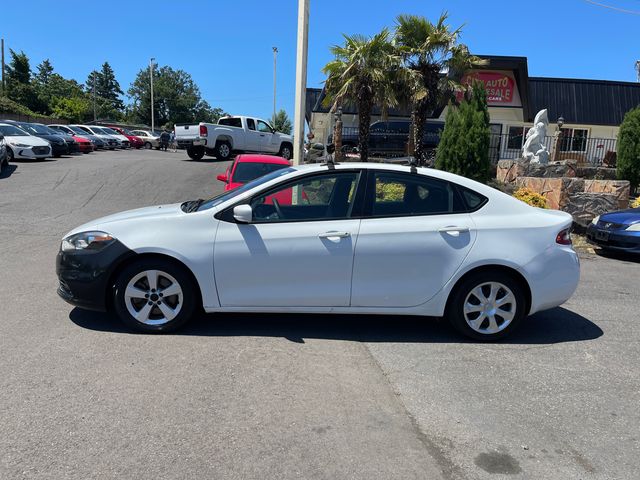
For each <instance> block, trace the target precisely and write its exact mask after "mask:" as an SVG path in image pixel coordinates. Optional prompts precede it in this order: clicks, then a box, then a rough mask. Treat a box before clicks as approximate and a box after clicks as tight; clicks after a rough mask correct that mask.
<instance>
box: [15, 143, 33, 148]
mask: <svg viewBox="0 0 640 480" xmlns="http://www.w3.org/2000/svg"><path fill="white" fill-rule="evenodd" d="M30 146H31V145H27V144H26V143H16V147H18V148H27V147H30Z"/></svg>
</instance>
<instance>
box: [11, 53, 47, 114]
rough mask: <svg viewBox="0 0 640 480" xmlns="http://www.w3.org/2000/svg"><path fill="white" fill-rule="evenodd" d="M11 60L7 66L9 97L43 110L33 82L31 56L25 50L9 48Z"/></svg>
mask: <svg viewBox="0 0 640 480" xmlns="http://www.w3.org/2000/svg"><path fill="white" fill-rule="evenodd" d="M9 54H10V55H11V60H10V62H9V64H8V65H7V66H6V67H5V75H6V85H7V97H9V98H10V99H11V100H13V101H14V102H17V103H19V104H20V105H24V106H25V107H27V108H29V109H31V110H33V111H35V112H40V111H42V104H41V102H40V101H39V99H38V96H37V95H36V91H35V89H34V86H33V84H32V82H31V65H30V63H29V57H27V55H26V54H25V53H24V52H23V51H20V53H16V52H15V51H14V50H12V49H9Z"/></svg>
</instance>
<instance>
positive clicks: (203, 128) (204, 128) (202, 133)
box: [200, 125, 207, 137]
mask: <svg viewBox="0 0 640 480" xmlns="http://www.w3.org/2000/svg"><path fill="white" fill-rule="evenodd" d="M200 136H201V137H206V136H207V126H206V125H200Z"/></svg>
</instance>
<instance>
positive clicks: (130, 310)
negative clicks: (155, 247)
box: [114, 259, 197, 333]
mask: <svg viewBox="0 0 640 480" xmlns="http://www.w3.org/2000/svg"><path fill="white" fill-rule="evenodd" d="M195 288H196V286H195V285H194V284H193V281H192V280H191V278H190V277H189V275H188V274H187V273H186V272H185V271H184V269H183V268H182V267H180V266H178V265H176V264H174V263H173V262H170V261H165V260H161V259H144V260H140V261H137V262H134V263H132V264H131V265H129V266H127V267H126V268H125V269H124V270H123V271H122V272H121V273H120V275H118V278H117V280H116V283H115V291H114V307H115V311H116V313H117V315H118V317H120V319H121V320H122V321H123V322H124V323H125V324H126V325H128V326H129V327H131V328H133V329H135V330H138V331H140V332H147V333H163V332H171V331H174V330H176V329H178V328H180V327H181V326H182V325H184V324H185V323H186V322H187V321H189V319H190V318H191V317H192V315H193V312H194V311H195V307H196V298H197V297H196V295H195V294H194V291H195Z"/></svg>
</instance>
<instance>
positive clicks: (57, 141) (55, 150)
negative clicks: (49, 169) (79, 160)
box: [3, 120, 77, 158]
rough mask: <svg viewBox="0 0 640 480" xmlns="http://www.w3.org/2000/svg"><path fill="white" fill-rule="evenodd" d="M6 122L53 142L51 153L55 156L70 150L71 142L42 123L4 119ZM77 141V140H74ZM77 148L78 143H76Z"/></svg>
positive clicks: (57, 156) (58, 156)
mask: <svg viewBox="0 0 640 480" xmlns="http://www.w3.org/2000/svg"><path fill="white" fill-rule="evenodd" d="M3 122H4V123H9V124H11V125H16V126H17V127H20V128H21V129H23V130H24V131H26V132H27V133H29V134H31V135H34V136H36V137H40V138H43V139H44V140H46V141H48V142H49V143H50V144H51V154H52V156H53V157H54V158H60V157H61V156H62V155H65V154H67V153H70V152H69V143H67V141H66V140H65V139H64V138H63V137H62V136H60V135H58V133H57V132H55V131H54V130H51V129H50V128H48V127H46V126H45V125H42V124H40V123H28V122H16V121H14V120H3ZM74 143H75V142H74ZM76 148H77V145H76Z"/></svg>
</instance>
